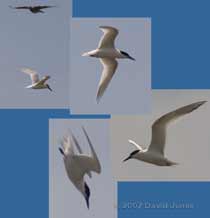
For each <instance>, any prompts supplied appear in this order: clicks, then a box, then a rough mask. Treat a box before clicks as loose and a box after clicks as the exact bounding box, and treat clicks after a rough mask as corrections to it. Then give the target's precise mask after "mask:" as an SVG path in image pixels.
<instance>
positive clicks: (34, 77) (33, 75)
mask: <svg viewBox="0 0 210 218" xmlns="http://www.w3.org/2000/svg"><path fill="white" fill-rule="evenodd" d="M21 71H22V72H23V73H26V74H28V75H29V76H30V77H31V81H32V84H34V83H37V82H39V75H38V73H37V72H36V71H34V70H31V69H29V68H22V69H21Z"/></svg>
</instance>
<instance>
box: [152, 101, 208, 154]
mask: <svg viewBox="0 0 210 218" xmlns="http://www.w3.org/2000/svg"><path fill="white" fill-rule="evenodd" d="M205 102H206V101H200V102H196V103H193V104H190V105H187V106H184V107H181V108H179V109H177V110H174V111H172V112H169V113H167V114H165V115H163V116H162V117H160V118H159V119H157V120H156V121H155V122H154V123H153V125H152V140H151V144H150V147H149V151H153V152H157V153H160V154H162V155H164V148H165V141H166V128H167V125H168V124H169V123H171V122H172V121H174V120H176V119H178V118H179V117H181V116H183V115H185V114H188V113H191V112H192V111H194V110H196V109H197V108H199V107H200V106H201V105H203V104H204V103H205Z"/></svg>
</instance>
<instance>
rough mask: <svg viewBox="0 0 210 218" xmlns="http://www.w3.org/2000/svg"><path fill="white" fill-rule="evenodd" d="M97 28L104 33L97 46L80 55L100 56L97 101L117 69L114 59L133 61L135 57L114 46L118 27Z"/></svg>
mask: <svg viewBox="0 0 210 218" xmlns="http://www.w3.org/2000/svg"><path fill="white" fill-rule="evenodd" d="M99 28H100V29H101V30H102V31H103V33H104V34H103V36H102V37H101V40H100V42H99V45H98V48H97V49H95V50H92V51H89V52H86V53H84V54H83V55H82V56H90V57H96V58H100V62H101V64H102V65H103V72H102V75H101V79H100V82H99V85H98V92H97V97H96V100H97V103H99V101H100V99H101V97H102V96H103V94H104V92H105V90H106V88H107V87H108V85H109V83H110V81H111V79H112V77H113V75H114V73H115V71H116V69H117V66H118V62H117V60H116V59H117V58H124V59H125V58H127V59H131V60H134V61H135V59H134V58H133V57H131V56H130V55H129V54H128V53H126V52H124V51H122V50H119V49H117V48H115V44H114V42H115V38H116V37H117V35H118V33H119V31H118V29H116V28H114V27H111V26H100V27H99Z"/></svg>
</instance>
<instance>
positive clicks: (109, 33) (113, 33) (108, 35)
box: [98, 26, 119, 48]
mask: <svg viewBox="0 0 210 218" xmlns="http://www.w3.org/2000/svg"><path fill="white" fill-rule="evenodd" d="M99 28H100V29H101V30H102V31H103V33H104V34H103V36H102V37H101V39H100V42H99V44H98V48H114V47H115V46H114V41H115V38H116V37H117V35H118V32H119V31H118V29H116V28H114V27H109V26H100V27H99Z"/></svg>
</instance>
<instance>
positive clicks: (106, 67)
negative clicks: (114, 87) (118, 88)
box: [96, 58, 118, 102]
mask: <svg viewBox="0 0 210 218" xmlns="http://www.w3.org/2000/svg"><path fill="white" fill-rule="evenodd" d="M100 61H101V63H102V65H103V72H102V75H101V79H100V82H99V85H98V92H97V97H96V100H97V102H99V101H100V99H101V97H102V96H103V94H104V92H105V90H106V88H107V87H108V85H109V83H110V81H111V79H112V77H113V75H114V73H115V71H116V69H117V65H118V63H117V61H116V60H115V59H112V58H100Z"/></svg>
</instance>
